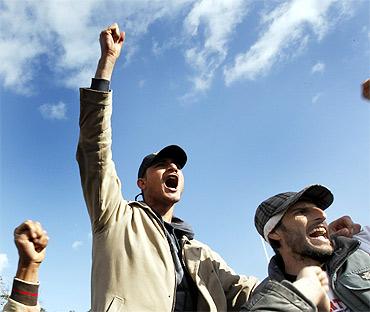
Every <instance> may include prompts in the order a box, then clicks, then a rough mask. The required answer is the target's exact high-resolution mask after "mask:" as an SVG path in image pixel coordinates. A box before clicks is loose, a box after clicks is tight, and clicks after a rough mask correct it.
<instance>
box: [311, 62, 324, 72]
mask: <svg viewBox="0 0 370 312" xmlns="http://www.w3.org/2000/svg"><path fill="white" fill-rule="evenodd" d="M324 71H325V64H324V63H321V62H317V63H316V64H315V65H314V66H312V68H311V73H312V74H314V73H323V72H324Z"/></svg>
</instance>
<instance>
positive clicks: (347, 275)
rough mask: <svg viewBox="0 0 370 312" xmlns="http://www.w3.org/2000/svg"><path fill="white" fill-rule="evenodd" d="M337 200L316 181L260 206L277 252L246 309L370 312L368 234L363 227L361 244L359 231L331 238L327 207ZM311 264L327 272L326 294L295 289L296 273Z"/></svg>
mask: <svg viewBox="0 0 370 312" xmlns="http://www.w3.org/2000/svg"><path fill="white" fill-rule="evenodd" d="M333 200H334V197H333V194H332V193H331V192H330V190H329V189H327V188H326V187H324V186H322V185H311V186H308V187H306V188H304V189H303V190H301V191H299V192H285V193H280V194H277V195H275V196H272V197H270V198H269V199H267V200H265V201H264V202H262V203H261V204H260V205H259V206H258V208H257V211H256V214H255V226H256V228H257V231H258V233H259V234H260V235H261V236H262V237H263V238H264V239H265V240H266V241H267V242H268V243H269V244H270V245H271V247H272V248H273V249H274V251H275V256H274V257H273V258H272V259H271V261H270V263H269V268H268V274H269V276H268V277H267V278H266V279H265V280H264V281H263V282H262V283H261V284H260V285H259V286H258V287H257V289H256V290H255V292H254V295H253V298H252V299H251V300H250V301H249V302H248V304H246V305H245V306H244V307H243V311H262V310H263V311H285V312H286V311H288V312H291V311H292V312H293V311H297V312H298V311H317V310H319V311H320V310H321V311H328V310H329V309H330V311H331V312H339V311H341V312H349V311H353V312H355V311H356V312H358V311H370V255H369V253H368V252H366V251H365V250H366V247H367V245H366V242H365V241H364V237H369V236H368V235H367V236H366V235H364V234H366V233H364V231H361V232H360V233H359V235H360V237H361V238H362V242H360V240H358V239H356V235H355V236H354V238H348V237H342V236H335V237H330V236H329V229H328V225H327V223H326V215H325V212H324V210H325V209H326V208H328V207H329V206H330V205H331V204H332V202H333ZM355 227H359V225H355ZM358 230H359V229H355V232H357V231H358ZM367 234H368V233H367ZM307 267H315V268H316V269H318V270H319V271H322V272H325V273H326V274H327V277H328V279H329V283H328V286H329V287H328V289H327V290H328V291H327V292H326V289H323V291H322V292H321V294H319V295H318V294H317V293H316V294H313V295H312V294H310V290H311V289H309V288H307V287H306V288H305V289H303V290H302V288H301V289H299V287H298V288H297V287H295V285H294V283H295V282H296V280H297V275H299V272H301V271H302V269H305V268H307ZM322 272H318V274H321V275H322ZM323 292H324V293H325V294H324V295H323ZM276 298H279V302H277V300H276ZM273 299H274V301H273V302H274V305H271V304H270V303H271V302H272V300H273ZM329 300H330V304H329Z"/></svg>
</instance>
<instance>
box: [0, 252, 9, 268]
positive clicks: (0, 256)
mask: <svg viewBox="0 0 370 312" xmlns="http://www.w3.org/2000/svg"><path fill="white" fill-rule="evenodd" d="M8 263H9V260H8V256H7V255H6V254H4V253H0V273H2V272H3V270H4V269H5V268H6V267H7V266H8Z"/></svg>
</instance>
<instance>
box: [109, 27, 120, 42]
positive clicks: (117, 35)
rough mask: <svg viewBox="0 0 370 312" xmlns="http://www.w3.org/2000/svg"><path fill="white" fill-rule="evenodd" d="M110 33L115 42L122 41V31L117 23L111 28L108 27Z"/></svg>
mask: <svg viewBox="0 0 370 312" xmlns="http://www.w3.org/2000/svg"><path fill="white" fill-rule="evenodd" d="M108 31H109V32H110V34H111V35H112V37H113V40H114V41H115V42H117V41H118V40H119V39H120V36H121V34H120V31H119V27H118V24H117V23H114V24H112V25H111V26H109V27H108Z"/></svg>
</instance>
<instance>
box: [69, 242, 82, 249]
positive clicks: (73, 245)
mask: <svg viewBox="0 0 370 312" xmlns="http://www.w3.org/2000/svg"><path fill="white" fill-rule="evenodd" d="M82 245H83V242H82V241H74V242H73V243H72V248H73V249H74V250H78V249H79V248H80V247H81V246H82Z"/></svg>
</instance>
